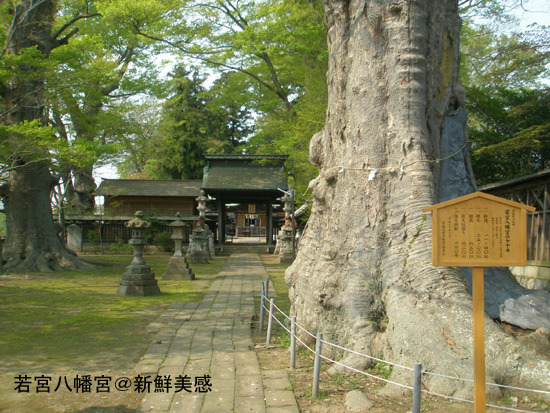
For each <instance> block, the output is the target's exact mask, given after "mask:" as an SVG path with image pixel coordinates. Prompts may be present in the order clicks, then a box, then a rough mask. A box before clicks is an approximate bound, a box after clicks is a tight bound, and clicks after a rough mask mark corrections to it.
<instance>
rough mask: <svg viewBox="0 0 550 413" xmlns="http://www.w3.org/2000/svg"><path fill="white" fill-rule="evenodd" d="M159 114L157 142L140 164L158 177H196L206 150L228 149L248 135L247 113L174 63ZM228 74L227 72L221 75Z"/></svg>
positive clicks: (194, 74)
mask: <svg viewBox="0 0 550 413" xmlns="http://www.w3.org/2000/svg"><path fill="white" fill-rule="evenodd" d="M172 76H173V78H172V81H171V83H172V94H171V96H170V98H169V99H168V100H167V101H166V102H165V104H164V106H163V110H162V115H161V120H160V122H161V127H160V128H159V129H160V134H159V136H158V137H159V139H158V141H157V143H158V146H157V149H156V150H155V151H153V152H152V153H151V154H150V156H149V159H148V160H147V161H146V164H145V166H144V168H143V170H144V172H146V173H148V174H149V175H150V176H151V177H152V178H157V179H159V178H160V179H200V178H201V177H202V170H203V167H204V166H205V165H206V163H205V160H204V156H203V154H205V153H232V152H234V151H235V150H236V148H238V147H239V145H240V144H241V143H242V140H243V139H244V138H245V137H246V136H247V135H248V133H249V131H250V129H249V126H248V125H249V120H250V116H251V115H250V112H249V111H248V110H246V108H242V107H241V106H239V105H233V104H232V103H230V102H227V97H226V96H225V95H221V96H219V95H218V94H217V93H216V91H213V92H211V93H210V92H209V91H208V90H207V89H206V88H205V87H204V85H203V83H204V81H205V79H204V78H203V77H201V75H200V74H199V72H198V70H196V69H195V70H193V71H187V70H186V69H185V68H183V67H181V66H180V67H178V68H176V69H175V71H174V73H173V74H172ZM225 77H226V78H227V77H230V74H226V76H225Z"/></svg>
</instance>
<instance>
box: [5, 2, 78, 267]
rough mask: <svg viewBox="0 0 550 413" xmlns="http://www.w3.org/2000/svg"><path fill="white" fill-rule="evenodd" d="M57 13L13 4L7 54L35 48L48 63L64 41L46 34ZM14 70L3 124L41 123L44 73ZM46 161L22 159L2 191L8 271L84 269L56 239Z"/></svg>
mask: <svg viewBox="0 0 550 413" xmlns="http://www.w3.org/2000/svg"><path fill="white" fill-rule="evenodd" d="M56 11H57V10H56V6H55V2H53V1H48V0H44V1H40V2H34V1H30V0H23V1H21V2H19V3H18V4H17V5H16V6H14V9H13V13H14V19H13V24H12V25H11V26H10V27H9V28H8V30H7V32H8V36H7V39H8V40H7V45H6V51H7V53H8V54H13V55H18V54H20V53H21V52H22V51H23V50H24V49H29V48H33V47H36V48H37V50H38V51H39V52H40V53H41V54H42V57H43V58H44V59H47V58H48V57H49V55H50V52H51V50H52V49H53V48H55V47H57V46H59V45H61V44H63V42H64V41H66V40H67V38H65V39H64V40H59V39H56V38H54V36H53V35H52V33H51V32H52V25H53V22H54V17H55V14H56ZM72 33H73V34H74V33H75V32H74V31H73V32H72ZM59 35H61V33H59ZM70 35H71V34H69V35H67V36H70ZM15 69H16V70H15V73H14V74H13V76H12V78H11V79H10V81H9V82H7V84H6V85H5V86H4V87H3V88H2V90H1V95H2V98H3V104H4V108H3V109H4V111H5V113H6V115H5V116H6V117H5V119H3V121H5V122H6V123H7V124H10V125H17V124H20V123H22V122H26V121H27V122H30V121H33V120H40V121H41V122H42V124H43V125H46V123H47V122H46V120H45V117H44V92H43V91H44V79H43V78H42V76H41V75H40V73H41V70H43V69H42V68H40V67H34V66H32V65H31V64H26V65H20V66H18V67H17V68H15ZM9 144H10V145H12V146H13V147H17V146H19V142H18V136H11V137H10V138H9ZM45 157H47V154H46V156H45V154H43V153H42V154H35V155H32V154H25V155H24V156H22V157H21V158H20V159H19V161H18V165H17V167H16V168H15V169H13V170H11V171H10V172H9V177H8V179H7V183H6V184H4V185H3V186H2V188H1V190H2V196H3V198H4V203H5V211H6V226H7V234H6V244H5V248H4V255H3V260H4V261H5V262H6V265H5V267H4V268H5V269H7V270H16V271H51V270H58V269H74V268H80V267H84V266H88V264H86V263H84V262H83V261H81V260H79V259H78V258H77V257H76V256H74V255H73V254H71V253H69V252H68V250H66V249H65V247H64V246H63V243H62V242H61V240H60V239H59V238H58V236H57V233H58V231H57V229H56V227H55V225H54V222H53V218H52V210H51V200H50V192H51V190H52V188H53V186H54V185H55V182H56V181H55V179H54V178H53V176H52V174H51V172H50V170H49V167H48V164H47V163H46V162H45V161H40V159H44V158H45Z"/></svg>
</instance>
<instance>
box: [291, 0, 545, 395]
mask: <svg viewBox="0 0 550 413" xmlns="http://www.w3.org/2000/svg"><path fill="white" fill-rule="evenodd" d="M325 16H326V22H327V29H328V47H329V71H328V88H329V94H328V110H327V120H326V125H325V128H324V129H323V130H322V131H321V132H320V133H318V134H316V135H315V136H314V137H313V139H312V141H311V144H310V159H311V161H312V162H313V163H314V164H316V165H318V167H319V170H320V171H319V176H318V177H317V178H316V179H315V180H313V181H312V182H311V184H310V187H311V189H312V192H313V197H314V204H313V210H312V214H311V217H310V220H309V225H308V229H307V230H306V232H305V235H304V238H303V240H302V244H301V248H300V250H299V253H298V256H297V259H296V261H295V262H294V263H293V265H292V266H291V267H290V268H289V269H288V270H287V272H286V282H287V284H288V285H289V294H290V298H291V301H292V313H293V314H294V315H296V316H297V318H298V319H299V320H301V323H303V325H306V326H307V327H308V329H309V330H310V331H319V332H323V333H325V337H327V338H328V340H329V341H332V342H336V343H338V344H340V345H344V346H346V347H348V348H351V349H354V350H357V351H361V352H363V353H365V352H366V353H369V354H373V355H377V356H381V357H383V358H385V359H386V360H391V361H393V362H396V363H398V364H402V365H403V364H404V365H408V366H412V364H413V363H415V362H421V363H422V365H423V367H424V368H425V369H426V370H429V371H434V372H438V373H443V374H447V375H449V374H450V375H454V376H460V377H469V376H471V371H472V359H471V358H470V357H469V355H470V354H471V351H472V348H471V342H472V341H471V323H472V307H471V299H472V298H471V296H470V294H469V293H468V289H467V285H468V283H469V279H468V274H465V275H464V274H462V272H461V271H460V270H458V269H457V268H435V267H433V266H431V265H430V263H431V256H430V255H431V254H430V251H431V248H430V245H431V236H430V230H429V229H430V219H429V217H426V216H425V215H423V214H422V209H423V208H424V207H426V206H429V205H433V204H435V203H437V202H438V201H443V200H447V199H450V198H454V197H456V196H459V195H463V194H465V193H467V192H469V191H472V189H473V187H472V184H471V180H472V177H471V175H470V174H469V168H468V167H467V166H468V165H467V159H466V158H465V156H464V148H465V119H466V116H465V112H464V100H465V93H464V89H463V87H462V85H461V83H460V81H459V76H458V72H459V68H458V62H459V29H460V18H459V15H458V7H457V2H456V1H455V0H425V1H394V0H363V1H358V2H349V1H346V0H327V1H326V2H325ZM444 158H445V159H444ZM490 273H491V274H490V275H487V276H486V282H487V283H488V284H489V285H490V286H491V288H487V289H486V294H487V295H486V300H488V301H490V302H491V306H489V305H487V309H488V311H489V312H490V313H491V316H492V317H493V318H501V319H503V320H505V319H506V317H505V315H504V314H503V313H499V311H500V310H502V309H503V308H505V307H506V306H507V305H508V306H509V305H519V306H522V305H524V306H525V307H526V308H527V309H528V310H529V311H532V313H533V314H534V316H533V319H532V320H531V321H532V325H530V326H529V328H537V327H538V326H547V327H548V326H550V316H549V315H550V310H549V308H548V303H549V301H550V300H548V295H547V294H544V293H543V294H542V295H543V297H539V296H538V295H537V294H535V293H533V294H531V293H529V292H528V291H525V290H523V289H521V288H518V286H517V284H515V283H514V281H513V279H512V277H510V276H509V275H507V274H500V273H498V274H497V273H493V272H490ZM492 280H493V281H492ZM495 280H496V281H495ZM495 290H498V291H499V292H500V294H501V295H500V296H495V295H493V294H494V293H495V292H496V291H495ZM499 300H500V301H499ZM506 300H510V301H506ZM524 300H525V301H524ZM529 300H531V301H532V302H535V303H536V304H535V305H536V306H537V308H536V309H535V308H534V307H533V306H532V305H531V304H529ZM503 301H506V304H504V302H503ZM489 307H490V308H489ZM493 318H490V317H486V326H485V327H486V331H487V336H488V339H487V358H488V363H487V367H488V372H487V378H488V379H489V380H491V381H498V382H499V383H513V382H516V381H517V380H518V378H519V377H521V380H522V385H524V386H527V387H534V388H548V386H550V377H549V376H548V374H547V361H544V360H542V358H536V357H532V356H531V355H529V354H530V353H529V350H525V352H522V351H521V350H520V349H519V348H518V345H517V342H516V340H515V339H514V338H513V337H510V336H507V334H506V333H504V331H503V330H502V328H501V327H500V326H499V325H498V324H497V323H496V322H495V321H494V320H493ZM508 321H510V322H512V323H515V322H516V320H510V319H508ZM328 351H329V352H330V351H331V350H328ZM332 351H336V350H332ZM518 354H521V357H519V356H518ZM346 362H349V363H351V364H353V365H355V366H358V367H364V366H365V364H366V363H367V361H366V360H364V359H363V361H360V360H358V359H357V358H356V357H355V356H348V357H347V358H346ZM527 371H528V372H529V373H528V374H527V373H526V374H523V373H524V372H527ZM393 376H394V378H396V379H398V380H399V381H407V380H409V378H408V376H409V372H408V371H407V372H404V371H402V370H401V369H397V368H396V369H394V371H393ZM424 385H426V386H427V387H428V388H429V389H430V390H432V391H437V392H442V393H447V394H454V395H455V396H466V397H471V394H470V390H471V387H470V386H469V385H464V383H461V382H457V381H448V380H444V379H442V378H440V377H434V376H430V377H426V380H425V381H424ZM394 389H395V388H394ZM387 390H388V391H392V388H391V386H390V387H388V389H387Z"/></svg>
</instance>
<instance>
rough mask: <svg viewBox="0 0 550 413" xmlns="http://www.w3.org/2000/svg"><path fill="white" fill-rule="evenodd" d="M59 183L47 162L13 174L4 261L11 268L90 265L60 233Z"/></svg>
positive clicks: (8, 183)
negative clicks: (54, 196) (55, 195)
mask: <svg viewBox="0 0 550 413" xmlns="http://www.w3.org/2000/svg"><path fill="white" fill-rule="evenodd" d="M56 183H57V180H56V179H55V178H54V177H53V176H52V175H51V173H50V170H49V168H48V166H47V165H45V164H42V163H28V164H26V165H22V166H21V167H20V168H18V169H17V170H15V171H12V172H11V173H10V177H9V179H8V182H7V186H8V188H7V189H8V191H9V192H8V195H7V196H6V197H5V198H4V203H5V211H6V235H7V236H6V246H5V248H4V254H3V260H4V262H5V267H4V268H5V269H6V270H9V271H52V270H64V269H78V268H84V267H89V265H88V264H86V263H85V262H83V261H81V260H79V259H78V258H77V257H76V256H75V255H74V253H71V252H69V251H68V250H67V249H66V248H65V247H64V245H63V241H62V240H61V238H60V237H59V236H58V233H59V232H60V230H61V229H60V228H58V227H57V226H56V224H55V223H54V220H53V217H52V210H51V206H50V192H51V190H52V188H53V187H54V186H55V184H56Z"/></svg>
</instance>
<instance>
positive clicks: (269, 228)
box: [265, 201, 273, 252]
mask: <svg viewBox="0 0 550 413" xmlns="http://www.w3.org/2000/svg"><path fill="white" fill-rule="evenodd" d="M265 219H266V221H267V222H266V223H265V224H266V225H265V226H266V228H265V237H266V242H267V251H268V252H269V250H270V248H271V247H272V246H273V204H272V203H271V201H267V204H266V206H265Z"/></svg>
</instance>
